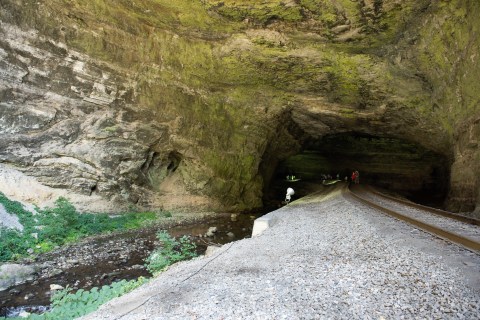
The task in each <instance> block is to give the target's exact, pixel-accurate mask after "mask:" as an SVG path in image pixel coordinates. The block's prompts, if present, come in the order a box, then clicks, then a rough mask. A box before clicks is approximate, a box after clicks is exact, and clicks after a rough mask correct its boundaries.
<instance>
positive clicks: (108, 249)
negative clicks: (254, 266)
mask: <svg viewBox="0 0 480 320" xmlns="http://www.w3.org/2000/svg"><path fill="white" fill-rule="evenodd" d="M259 216H261V214H257V215H254V214H238V215H237V216H236V218H232V217H231V216H230V214H228V215H226V214H225V215H221V216H219V217H215V218H211V219H208V220H206V221H201V222H196V223H195V224H189V225H179V226H175V227H170V228H162V227H151V228H146V229H142V230H135V231H128V232H124V233H119V234H113V235H102V236H98V237H94V238H90V239H85V240H83V241H81V242H80V243H76V244H73V245H70V246H67V247H62V248H60V249H57V250H55V251H54V252H50V253H47V254H43V255H40V256H38V257H36V258H34V259H30V260H28V259H27V261H26V262H25V263H24V264H27V265H33V266H35V267H36V269H37V272H36V273H35V275H34V278H33V279H32V280H31V281H29V282H26V283H23V284H21V285H17V286H14V287H10V288H8V289H7V290H4V291H0V302H1V304H0V306H1V307H0V317H7V318H9V317H15V316H18V315H19V314H20V313H21V312H23V311H26V312H30V313H42V312H44V311H45V310H48V308H49V304H50V295H51V290H50V285H52V284H55V285H60V286H62V287H67V286H69V287H70V288H72V289H73V290H74V291H75V290H78V289H84V290H89V289H91V288H92V287H98V286H103V285H108V284H111V283H113V282H115V281H120V280H122V279H126V280H131V279H136V278H138V277H140V276H144V277H150V276H151V274H150V273H149V272H148V271H147V269H146V268H145V266H144V260H145V258H146V257H147V256H148V255H149V254H150V253H151V252H152V250H154V249H155V247H156V246H157V244H156V236H155V235H156V233H157V232H158V231H159V230H164V229H166V230H167V231H168V233H169V234H170V235H171V236H174V237H180V236H183V235H188V236H191V238H192V240H193V241H194V242H195V243H196V244H197V251H198V253H199V254H203V253H204V252H205V250H206V248H207V247H208V246H209V245H222V244H225V243H228V242H231V241H235V240H240V239H243V238H248V237H250V236H251V233H252V228H253V221H254V219H255V218H257V217H259ZM209 227H217V229H218V231H217V232H216V233H215V234H214V235H213V236H212V237H206V236H205V233H206V232H207V231H208V228H209Z"/></svg>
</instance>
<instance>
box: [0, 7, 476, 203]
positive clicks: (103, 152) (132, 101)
mask: <svg viewBox="0 0 480 320" xmlns="http://www.w3.org/2000/svg"><path fill="white" fill-rule="evenodd" d="M476 7H477V5H476V4H475V3H474V1H460V0H458V1H427V0H424V1H417V0H415V1H414V0H409V1H395V0H383V1H382V0H374V1H368V0H365V1H364V0H359V1H351V0H337V1H333V0H332V1H330V0H323V1H310V0H300V1H287V0H285V1H280V0H269V1H262V2H260V3H258V1H250V0H248V1H247V0H238V1H233V0H232V1H230V0H228V1H216V0H203V1H200V0H195V1H192V0H190V1H187V0H178V1H167V0H140V1H135V2H131V1H123V0H117V1H108V0H92V1H86V0H85V1H67V0H44V1H41V2H37V1H29V0H5V1H2V3H1V4H0V19H1V21H2V23H1V25H0V33H1V34H2V37H1V39H3V40H0V56H1V57H2V59H1V60H0V83H1V87H0V97H1V102H0V107H1V108H0V123H1V124H2V126H1V128H0V131H1V133H2V135H1V137H0V146H1V149H0V162H2V163H3V165H7V166H9V167H10V168H12V167H14V168H15V169H17V170H21V171H23V172H24V173H25V174H27V175H30V176H35V177H36V178H37V179H38V180H39V181H40V182H42V183H43V184H45V185H49V186H51V187H55V188H67V189H70V190H73V191H75V192H77V193H82V194H85V195H100V196H102V197H104V198H105V199H110V200H111V203H114V204H116V206H122V205H125V206H128V205H129V204H135V205H138V206H142V207H159V206H163V207H166V208H172V207H175V208H178V207H189V208H191V207H195V208H201V209H216V210H238V211H240V210H246V209H252V208H255V207H260V206H261V205H262V201H261V200H262V190H263V189H264V186H265V185H267V184H268V183H269V181H270V179H271V176H272V174H273V171H274V168H275V166H276V164H277V163H278V162H279V161H280V160H282V159H285V158H286V157H288V156H290V155H293V154H295V153H296V152H298V151H299V150H300V149H301V146H302V143H303V141H305V140H306V139H320V138H321V137H323V136H325V135H327V134H332V133H339V132H349V131H355V132H359V133H365V134H370V135H376V136H388V137H396V138H401V139H404V140H408V141H411V142H413V143H417V144H420V145H422V146H424V147H426V148H428V149H431V150H433V151H435V152H439V153H442V154H444V155H447V156H449V157H451V158H452V161H453V163H454V165H453V171H452V172H453V173H454V175H455V177H452V188H451V193H450V203H451V205H452V208H457V209H459V210H471V209H473V208H474V206H475V203H477V204H478V202H479V201H480V195H479V190H480V187H479V180H478V179H479V178H477V177H479V176H480V168H478V155H479V151H478V150H479V149H478V148H479V146H478V143H477V144H475V143H474V142H472V141H471V140H472V139H471V138H467V136H468V137H474V138H475V137H478V134H477V133H478V123H479V121H478V120H475V119H478V118H479V116H480V111H479V105H478V95H476V91H477V90H476V86H478V85H476V84H475V82H474V81H473V80H474V79H476V78H478V77H477V76H478V73H479V67H478V63H477V62H478V61H477V60H478V58H477V56H476V53H477V52H478V44H479V43H478V41H479V40H478V37H476V36H475V34H476V33H477V31H478V27H479V23H478V22H477V21H476V18H475V17H477V16H478V8H476ZM475 13H477V15H475ZM468 139H470V140H468ZM475 139H478V138H475ZM466 140H468V141H467V142H465V141H466ZM475 166H476V167H475ZM464 176H465V177H468V179H464ZM457 177H458V179H457ZM465 190H468V192H469V193H468V196H464V197H463V198H462V199H460V198H459V197H460V196H459V195H460V194H462V196H463V195H465V194H467V193H465V192H464V191H465ZM460 203H462V205H464V207H459V206H458V204H460Z"/></svg>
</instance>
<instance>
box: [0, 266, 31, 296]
mask: <svg viewBox="0 0 480 320" xmlns="http://www.w3.org/2000/svg"><path fill="white" fill-rule="evenodd" d="M34 274H35V269H34V267H32V266H25V265H21V264H13V263H7V264H3V265H2V266H0V291H2V290H6V289H8V288H9V287H11V286H13V285H18V284H21V283H24V282H25V281H28V279H32V276H33V275H34Z"/></svg>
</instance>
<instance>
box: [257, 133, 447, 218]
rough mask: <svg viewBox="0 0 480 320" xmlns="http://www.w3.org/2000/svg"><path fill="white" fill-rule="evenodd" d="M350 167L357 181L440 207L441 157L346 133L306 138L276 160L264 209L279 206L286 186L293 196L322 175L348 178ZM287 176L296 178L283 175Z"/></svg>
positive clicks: (442, 191) (405, 143)
mask: <svg viewBox="0 0 480 320" xmlns="http://www.w3.org/2000/svg"><path fill="white" fill-rule="evenodd" d="M354 170H358V171H359V173H360V183H362V184H368V185H372V186H375V187H377V188H380V189H383V190H385V191H387V192H390V193H393V194H397V195H400V196H402V197H405V198H407V199H410V200H412V201H414V202H417V203H421V204H425V205H430V206H434V207H438V208H442V207H443V202H444V200H445V197H446V195H447V192H448V185H449V180H448V179H449V176H450V172H449V162H448V159H447V157H445V156H444V155H442V154H439V153H436V152H433V151H431V150H428V149H425V148H424V147H422V146H420V145H418V144H415V143H411V142H408V141H405V140H401V139H398V138H392V137H379V136H371V135H366V134H359V133H355V132H349V133H340V134H331V135H327V136H325V137H323V138H322V139H319V140H318V139H317V140H313V139H311V140H307V141H305V142H304V143H303V145H302V150H301V151H300V152H299V153H297V154H295V155H293V156H290V157H289V158H287V159H285V160H283V161H281V162H279V163H278V165H277V167H276V170H275V172H274V174H273V176H272V179H271V181H270V183H269V184H268V186H267V188H266V189H265V191H264V205H265V208H266V209H267V208H268V210H272V209H274V208H275V207H278V206H279V201H282V200H283V198H284V196H285V191H286V188H288V187H292V188H294V190H295V191H296V194H295V196H294V198H293V199H298V198H299V197H303V196H305V195H307V194H308V193H310V192H311V191H312V188H313V186H314V185H318V184H319V183H321V180H322V175H330V176H331V177H332V178H334V179H336V178H337V175H338V177H339V178H340V180H345V178H347V180H348V181H349V180H350V177H351V174H352V172H353V171H354ZM292 175H294V176H295V180H298V181H291V180H288V179H287V176H290V177H291V176H292Z"/></svg>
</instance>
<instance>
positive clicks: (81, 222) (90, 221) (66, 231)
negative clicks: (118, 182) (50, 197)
mask: <svg viewBox="0 0 480 320" xmlns="http://www.w3.org/2000/svg"><path fill="white" fill-rule="evenodd" d="M0 204H2V205H3V206H4V207H5V209H6V210H7V212H9V213H11V214H15V215H17V216H18V217H19V220H20V223H21V224H22V225H23V226H24V229H23V232H20V231H16V230H12V229H7V228H1V227H0V262H1V261H8V260H13V259H16V258H18V257H21V256H22V255H26V254H27V250H28V249H34V251H35V252H46V251H50V250H52V249H53V248H55V247H57V246H60V245H63V244H65V243H68V242H73V241H76V240H78V239H79V238H82V237H86V236H90V235H94V234H99V233H105V232H111V231H117V230H118V231H119V230H126V229H134V228H139V227H142V226H145V225H146V224H148V223H151V222H152V221H154V220H156V219H157V214H156V213H154V212H145V213H127V214H121V215H118V216H115V217H110V216H109V215H107V214H105V213H98V214H92V213H82V214H80V213H78V212H77V211H76V210H75V207H74V206H73V205H72V204H71V203H70V202H69V201H68V200H67V199H65V198H59V199H58V200H57V201H56V202H55V206H53V207H51V208H46V209H43V210H39V209H37V211H38V214H35V215H34V214H32V212H30V211H28V210H26V209H25V208H24V207H23V205H22V204H21V203H19V202H16V201H12V200H10V199H8V198H7V197H6V196H5V195H4V194H2V193H0Z"/></svg>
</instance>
